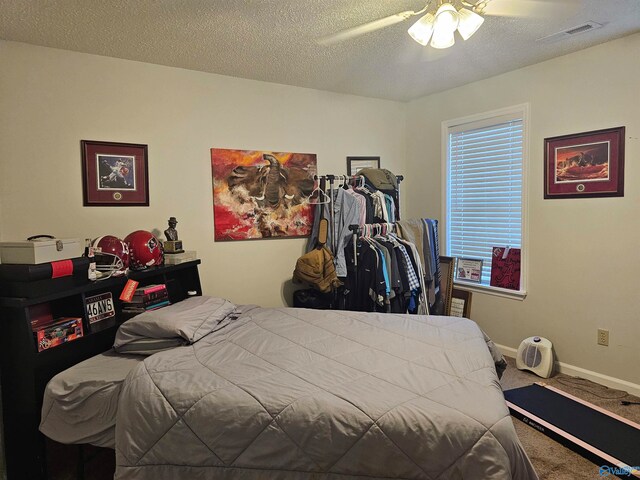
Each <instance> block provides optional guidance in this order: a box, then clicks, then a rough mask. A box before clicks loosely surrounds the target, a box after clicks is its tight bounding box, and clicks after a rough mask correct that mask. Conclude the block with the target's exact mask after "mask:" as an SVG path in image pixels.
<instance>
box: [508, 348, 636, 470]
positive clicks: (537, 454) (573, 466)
mask: <svg viewBox="0 0 640 480" xmlns="http://www.w3.org/2000/svg"><path fill="white" fill-rule="evenodd" d="M507 362H508V363H509V367H508V368H507V370H506V372H505V373H504V375H503V376H502V379H501V381H500V383H501V384H502V389H503V390H509V389H512V388H518V387H524V386H527V385H531V384H532V383H534V382H539V381H544V382H545V383H547V384H549V385H551V386H553V387H556V388H558V389H560V390H562V391H564V392H567V393H570V394H571V395H574V396H576V397H578V398H581V399H583V400H586V401H587V402H590V403H593V404H594V405H598V406H599V407H602V408H605V409H607V410H609V411H611V412H613V413H615V414H617V415H620V416H621V417H625V418H628V419H629V420H632V421H634V422H636V423H640V405H628V406H624V405H621V404H620V400H630V401H635V402H637V401H640V399H639V398H638V397H634V396H632V395H628V394H627V393H626V392H622V391H620V390H613V389H610V388H607V387H605V386H602V385H599V384H597V383H593V382H590V381H589V380H584V379H580V378H576V377H570V376H568V375H563V374H555V375H554V376H552V377H551V378H549V379H542V378H540V377H538V376H536V375H534V374H533V373H530V372H526V371H520V370H518V369H517V368H516V366H515V360H514V359H512V358H507ZM512 418H513V417H512ZM513 424H514V426H515V427H516V432H518V437H519V438H520V442H521V443H522V446H523V447H524V449H525V451H526V452H527V454H528V455H529V458H530V459H531V462H532V463H533V466H534V467H535V469H536V471H537V472H538V475H539V476H540V479H541V480H582V479H590V480H593V479H597V478H601V477H600V474H599V468H598V465H595V464H594V463H591V462H590V461H589V460H586V459H585V458H583V457H581V456H580V455H578V454H577V453H574V452H573V451H571V450H569V449H568V448H565V447H564V446H562V445H560V444H559V443H557V442H554V441H553V440H551V439H550V438H549V437H547V436H546V435H544V434H543V433H540V432H538V431H537V430H535V429H533V428H531V427H529V426H527V425H525V424H524V423H522V422H521V421H520V420H517V419H515V418H514V419H513ZM638 448H640V446H639V447H638Z"/></svg>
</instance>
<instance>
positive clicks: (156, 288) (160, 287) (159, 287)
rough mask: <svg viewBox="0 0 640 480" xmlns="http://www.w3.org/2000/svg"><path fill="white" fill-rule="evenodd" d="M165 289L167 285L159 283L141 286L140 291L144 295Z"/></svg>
mask: <svg viewBox="0 0 640 480" xmlns="http://www.w3.org/2000/svg"><path fill="white" fill-rule="evenodd" d="M166 289H167V286H166V285H165V284H164V283H161V284H159V285H147V286H146V287H142V293H144V294H145V295H146V294H147V293H153V292H157V291H159V290H166Z"/></svg>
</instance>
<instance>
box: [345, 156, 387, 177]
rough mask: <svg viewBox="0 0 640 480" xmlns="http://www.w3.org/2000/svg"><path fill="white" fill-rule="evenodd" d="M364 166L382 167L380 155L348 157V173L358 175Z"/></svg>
mask: <svg viewBox="0 0 640 480" xmlns="http://www.w3.org/2000/svg"><path fill="white" fill-rule="evenodd" d="M363 168H380V157H347V175H349V176H351V175H357V174H358V172H359V171H360V170H362V169H363Z"/></svg>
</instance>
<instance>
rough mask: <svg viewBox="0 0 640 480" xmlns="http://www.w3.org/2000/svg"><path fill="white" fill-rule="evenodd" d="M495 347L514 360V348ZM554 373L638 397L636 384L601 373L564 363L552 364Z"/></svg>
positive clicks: (638, 389) (497, 345)
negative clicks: (582, 379)
mask: <svg viewBox="0 0 640 480" xmlns="http://www.w3.org/2000/svg"><path fill="white" fill-rule="evenodd" d="M496 347H498V348H499V349H500V351H501V352H502V354H503V355H505V356H507V357H511V358H516V354H517V353H518V350H517V349H516V348H511V347H507V346H506V345H500V344H497V343H496ZM554 367H555V371H556V372H560V373H564V374H565V375H571V376H572V377H580V378H586V379H587V380H591V381H592V382H596V383H599V384H600V385H604V386H606V387H609V388H615V389H617V390H623V391H625V392H627V393H630V394H631V395H635V396H637V397H640V385H638V384H637V383H632V382H628V381H626V380H622V379H620V378H615V377H610V376H609V375H604V374H602V373H598V372H593V371H591V370H587V369H586V368H581V367H576V366H575V365H570V364H568V363H564V362H558V361H556V362H554Z"/></svg>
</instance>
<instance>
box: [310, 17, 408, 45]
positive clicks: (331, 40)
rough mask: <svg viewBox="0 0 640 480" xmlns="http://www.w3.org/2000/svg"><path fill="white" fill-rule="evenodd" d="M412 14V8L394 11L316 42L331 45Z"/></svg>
mask: <svg viewBox="0 0 640 480" xmlns="http://www.w3.org/2000/svg"><path fill="white" fill-rule="evenodd" d="M414 15H416V12H414V11H413V10H407V11H405V12H400V13H396V14H394V15H389V16H388V17H384V18H380V19H378V20H374V21H373V22H369V23H365V24H363V25H358V26H357V27H353V28H348V29H346V30H342V31H341V32H338V33H334V34H333V35H329V36H326V37H322V38H320V39H318V40H317V42H318V44H320V45H324V46H326V45H333V44H336V43H340V42H343V41H345V40H349V39H351V38H355V37H359V36H360V35H364V34H365V33H369V32H374V31H376V30H380V29H381V28H385V27H389V26H391V25H395V24H396V23H400V22H404V21H405V20H406V19H407V18H411V17H413V16H414Z"/></svg>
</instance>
